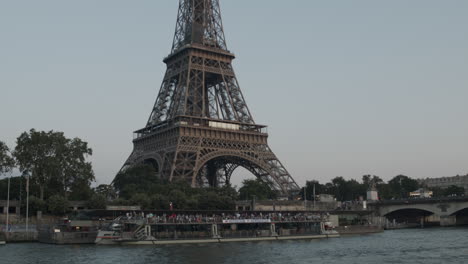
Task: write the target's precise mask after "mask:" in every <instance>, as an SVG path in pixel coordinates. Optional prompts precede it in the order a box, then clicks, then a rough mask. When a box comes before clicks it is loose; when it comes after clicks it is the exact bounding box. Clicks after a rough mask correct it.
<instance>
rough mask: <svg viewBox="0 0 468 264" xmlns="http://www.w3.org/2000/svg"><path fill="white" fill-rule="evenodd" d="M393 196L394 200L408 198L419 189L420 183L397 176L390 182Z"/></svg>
mask: <svg viewBox="0 0 468 264" xmlns="http://www.w3.org/2000/svg"><path fill="white" fill-rule="evenodd" d="M388 185H389V187H390V191H391V194H392V196H393V197H394V198H398V199H401V198H408V197H409V193H410V192H413V191H415V190H417V189H418V188H419V183H418V181H416V180H414V179H411V178H410V177H408V176H405V175H398V176H395V177H394V178H393V179H391V180H390V181H389V182H388Z"/></svg>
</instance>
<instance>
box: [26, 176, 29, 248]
mask: <svg viewBox="0 0 468 264" xmlns="http://www.w3.org/2000/svg"><path fill="white" fill-rule="evenodd" d="M28 224H29V175H28V176H26V240H28V239H29V226H28Z"/></svg>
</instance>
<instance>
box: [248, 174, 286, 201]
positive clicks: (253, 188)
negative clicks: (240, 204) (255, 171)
mask: <svg viewBox="0 0 468 264" xmlns="http://www.w3.org/2000/svg"><path fill="white" fill-rule="evenodd" d="M277 196H278V195H277V193H276V192H275V191H273V190H272V189H271V188H270V186H268V184H266V183H265V182H263V181H262V180H259V179H254V180H249V179H247V180H244V181H243V182H242V187H241V188H240V189H239V198H240V199H241V200H251V199H253V198H254V197H255V199H257V200H267V199H276V198H277Z"/></svg>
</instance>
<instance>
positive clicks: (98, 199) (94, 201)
mask: <svg viewBox="0 0 468 264" xmlns="http://www.w3.org/2000/svg"><path fill="white" fill-rule="evenodd" d="M106 205H107V199H106V197H105V196H103V195H101V194H97V193H96V194H93V195H92V197H91V199H89V200H88V201H87V206H88V208H89V209H106Z"/></svg>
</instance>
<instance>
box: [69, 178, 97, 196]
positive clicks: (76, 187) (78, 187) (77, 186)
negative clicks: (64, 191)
mask: <svg viewBox="0 0 468 264" xmlns="http://www.w3.org/2000/svg"><path fill="white" fill-rule="evenodd" d="M93 194H94V191H93V189H91V184H90V183H89V182H87V181H83V180H77V181H75V182H74V183H72V185H71V187H70V194H69V196H68V199H69V200H70V201H86V200H89V199H91V198H92V197H93Z"/></svg>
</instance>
